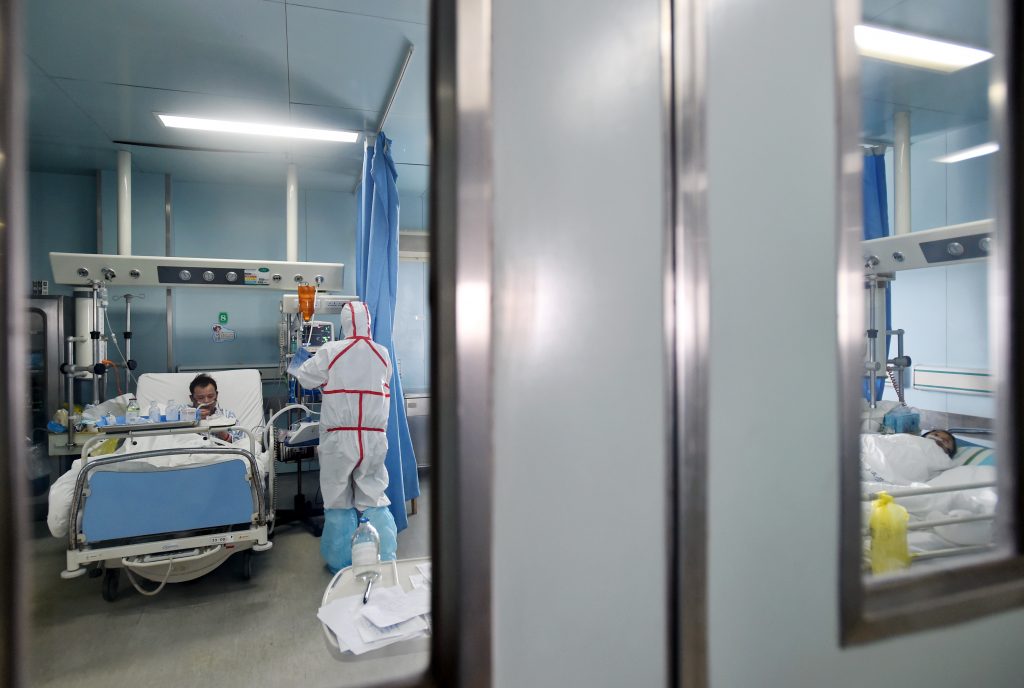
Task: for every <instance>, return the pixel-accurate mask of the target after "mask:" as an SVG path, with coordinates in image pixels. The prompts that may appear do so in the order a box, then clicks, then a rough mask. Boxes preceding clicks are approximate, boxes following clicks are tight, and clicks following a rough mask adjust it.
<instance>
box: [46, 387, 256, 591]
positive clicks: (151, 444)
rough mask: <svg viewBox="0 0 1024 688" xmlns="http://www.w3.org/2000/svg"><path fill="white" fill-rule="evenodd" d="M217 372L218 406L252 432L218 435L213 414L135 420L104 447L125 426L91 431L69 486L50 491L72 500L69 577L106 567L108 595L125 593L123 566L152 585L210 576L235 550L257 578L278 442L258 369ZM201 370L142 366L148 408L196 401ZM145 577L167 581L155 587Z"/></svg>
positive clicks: (135, 580)
mask: <svg viewBox="0 0 1024 688" xmlns="http://www.w3.org/2000/svg"><path fill="white" fill-rule="evenodd" d="M212 376H213V378H214V379H215V380H216V381H217V386H218V397H219V398H218V403H219V406H220V408H222V409H225V410H231V411H233V412H234V413H235V415H236V417H237V422H236V424H235V426H234V428H233V429H238V430H241V431H242V435H243V438H242V439H240V440H238V441H235V442H230V443H229V442H226V441H223V440H220V439H217V438H216V437H214V435H213V434H212V433H213V432H215V431H216V430H217V428H216V427H210V424H209V423H207V422H204V423H202V424H201V425H200V426H197V427H186V428H175V429H147V428H146V425H145V424H140V425H139V426H133V428H135V427H137V428H138V429H132V430H131V431H128V432H125V433H123V434H121V435H120V436H121V437H123V438H124V439H123V441H122V442H121V446H120V447H119V448H118V449H117V450H116V451H115V452H113V453H109V454H104V455H94V453H95V450H96V448H97V447H99V446H100V445H102V444H103V443H104V442H107V441H108V440H109V439H110V438H112V437H117V435H113V434H110V435H100V436H98V437H96V438H94V439H93V440H90V441H89V442H88V443H87V444H86V445H85V446H84V447H83V450H82V459H81V462H80V464H79V466H78V469H77V471H73V473H74V474H73V475H71V476H69V478H68V479H67V480H66V481H65V487H66V488H69V489H65V490H63V491H61V490H58V491H57V492H56V493H55V492H54V491H51V512H52V510H53V509H55V508H56V509H60V508H64V507H65V504H64V502H62V501H60V500H62V499H68V500H69V501H68V503H67V504H66V508H67V524H68V528H67V568H66V570H65V571H63V572H62V573H61V576H62V577H64V578H75V577H78V576H80V575H82V574H84V573H86V571H87V570H93V571H97V572H98V571H100V570H102V571H103V577H104V580H103V588H102V591H103V597H104V599H107V600H108V601H112V600H113V599H114V598H115V596H116V594H117V589H118V585H119V580H120V572H121V569H125V570H126V571H127V573H128V577H129V579H130V580H131V582H132V584H133V585H134V586H135V587H136V589H138V590H139V592H141V593H143V594H156V592H159V590H160V589H162V588H163V586H164V585H165V584H166V583H175V582H182V581H187V580H192V579H194V578H198V577H200V576H202V575H205V574H206V573H209V572H210V571H212V570H214V569H215V568H217V567H218V566H219V565H220V564H222V563H224V562H225V561H226V560H227V559H228V558H229V557H232V556H233V555H234V556H235V558H236V560H237V561H239V564H240V566H239V568H240V573H241V575H242V577H243V578H246V579H247V578H249V576H250V575H251V571H252V555H253V552H254V551H256V552H260V551H264V550H267V549H270V547H271V546H272V543H271V542H270V541H269V539H268V536H269V534H270V532H271V530H272V527H273V521H274V510H273V503H274V501H273V491H274V457H273V455H272V452H273V444H274V443H273V442H270V443H269V445H270V446H269V448H268V449H267V450H264V449H263V447H262V446H261V443H260V442H259V440H258V439H257V438H258V437H259V436H260V431H261V430H262V425H263V393H262V383H261V380H260V375H259V373H258V371H255V370H233V371H222V372H214V373H212ZM194 377H195V374H194V373H157V374H145V375H142V376H141V377H140V378H139V383H138V390H137V397H138V399H139V401H140V406H141V407H142V408H143V409H148V408H149V406H150V404H151V403H153V402H156V403H157V404H159V405H160V406H161V407H164V406H165V405H166V404H167V402H168V401H169V400H174V401H176V402H177V403H184V404H187V403H188V385H189V382H191V380H192V379H193V378H194ZM227 422H228V423H230V421H227ZM214 423H215V424H216V423H217V421H216V420H214ZM219 424H220V426H223V425H224V422H223V421H221V422H220V423H219ZM76 463H78V462H76ZM72 479H73V480H74V482H73V487H70V486H71V480H72ZM56 487H57V486H56V485H55V488H56ZM55 500H57V502H56V503H55ZM52 527H53V526H52V525H51V529H52ZM140 578H141V579H147V580H148V581H153V582H155V583H157V584H158V585H157V586H156V587H152V586H150V589H148V590H147V589H146V587H144V586H143V585H141V584H140V582H139V579H140Z"/></svg>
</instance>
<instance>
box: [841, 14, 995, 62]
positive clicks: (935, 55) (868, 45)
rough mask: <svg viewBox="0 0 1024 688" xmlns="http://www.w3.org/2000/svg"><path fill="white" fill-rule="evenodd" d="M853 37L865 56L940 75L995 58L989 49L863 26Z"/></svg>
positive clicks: (859, 25) (855, 29) (856, 27)
mask: <svg viewBox="0 0 1024 688" xmlns="http://www.w3.org/2000/svg"><path fill="white" fill-rule="evenodd" d="M853 37H854V41H856V43H857V50H858V51H859V52H860V54H861V55H863V56H864V57H873V58H875V59H878V60H885V61H887V62H897V63H899V64H905V65H910V66H911V67H921V68H923V69H933V70H936V71H939V72H947V73H948V72H955V71H957V70H958V69H963V68H964V67H970V66H971V65H974V64H978V63H979V62H984V61H985V60H989V59H991V58H992V53H990V52H988V51H987V50H978V49H977V48H968V47H967V46H966V45H957V44H956V43H946V42H945V41H937V40H935V39H934V38H925V37H924V36H915V35H913V34H909V33H901V32H899V31H890V30H889V29H880V28H878V27H877V26H866V25H864V24H858V25H857V26H855V27H854V29H853Z"/></svg>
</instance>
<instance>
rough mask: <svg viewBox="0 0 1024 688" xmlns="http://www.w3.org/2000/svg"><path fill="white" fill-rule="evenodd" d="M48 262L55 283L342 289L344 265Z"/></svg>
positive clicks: (141, 259)
mask: <svg viewBox="0 0 1024 688" xmlns="http://www.w3.org/2000/svg"><path fill="white" fill-rule="evenodd" d="M50 265H51V266H52V267H53V276H54V281H55V282H57V283H59V284H89V283H90V282H93V281H96V280H99V281H102V282H106V283H107V284H108V285H110V286H133V285H138V286H152V287H159V286H164V287H239V288H248V289H266V290H277V291H292V290H294V289H295V287H296V286H298V285H299V284H303V283H306V284H312V285H316V286H318V287H319V288H320V289H322V290H324V291H340V290H341V285H342V282H343V280H344V276H345V266H344V264H342V263H290V262H286V261H257V260H235V259H224V258H184V257H180V258H179V257H177V256H118V255H105V254H97V253H51V254H50Z"/></svg>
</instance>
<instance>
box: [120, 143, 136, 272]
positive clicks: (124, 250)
mask: <svg viewBox="0 0 1024 688" xmlns="http://www.w3.org/2000/svg"><path fill="white" fill-rule="evenodd" d="M131 254H132V154H131V152H130V151H117V255H119V256H130V255H131Z"/></svg>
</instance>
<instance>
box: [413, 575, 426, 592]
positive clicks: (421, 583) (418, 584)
mask: <svg viewBox="0 0 1024 688" xmlns="http://www.w3.org/2000/svg"><path fill="white" fill-rule="evenodd" d="M409 582H410V583H412V589H413V590H418V589H419V588H429V587H430V582H429V581H428V580H427V579H426V578H424V577H423V576H417V575H416V574H415V573H412V574H409Z"/></svg>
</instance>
